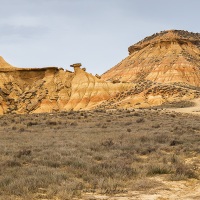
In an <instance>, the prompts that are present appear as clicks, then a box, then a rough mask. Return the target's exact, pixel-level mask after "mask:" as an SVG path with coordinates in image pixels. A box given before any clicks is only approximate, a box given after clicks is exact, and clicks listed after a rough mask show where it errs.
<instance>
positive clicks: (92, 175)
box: [0, 100, 200, 200]
mask: <svg viewBox="0 0 200 200" xmlns="http://www.w3.org/2000/svg"><path fill="white" fill-rule="evenodd" d="M195 101H197V100H195ZM0 141H1V143H0V199H2V200H4V199H10V200H13V199H20V200H22V199H23V200H24V199H43V200H44V199H46V200H47V199H52V200H53V199H55V200H56V199H57V200H62V199H66V200H72V199H80V200H81V199H82V200H95V199H96V200H97V199H98V200H100V199H101V200H103V199H108V200H129V199H130V200H132V199H141V200H164V199H165V200H169V199H172V200H175V199H183V200H186V199H187V200H190V199H200V181H199V176H200V154H199V153H200V116H199V115H194V114H187V113H178V112H175V111H174V110H169V109H135V110H106V111H105V110H95V111H87V112H85V111H80V112H74V111H70V112H62V113H52V114H49V113H44V114H32V115H16V114H15V115H11V114H10V115H3V116H0Z"/></svg>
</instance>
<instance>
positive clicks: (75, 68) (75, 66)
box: [70, 63, 82, 72]
mask: <svg viewBox="0 0 200 200" xmlns="http://www.w3.org/2000/svg"><path fill="white" fill-rule="evenodd" d="M81 66H82V65H81V63H75V64H72V65H70V67H73V68H74V71H75V72H78V71H80V70H81V68H80V67H81Z"/></svg>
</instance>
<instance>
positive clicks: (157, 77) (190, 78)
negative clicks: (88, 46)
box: [102, 30, 200, 86]
mask: <svg viewBox="0 0 200 200" xmlns="http://www.w3.org/2000/svg"><path fill="white" fill-rule="evenodd" d="M128 51H129V56H128V57H127V58H125V59H124V60H122V61H121V62H120V63H119V64H117V65H116V66H114V67H113V68H111V69H110V70H108V71H107V72H105V73H104V74H103V75H102V79H103V80H107V81H112V82H113V81H121V82H135V83H136V82H140V81H145V80H150V81H153V82H158V83H175V82H179V83H187V84H189V85H193V86H200V34H199V33H190V32H187V31H178V30H170V31H163V32H160V33H157V34H154V35H152V36H150V37H147V38H145V39H143V40H142V41H140V42H138V43H137V44H135V45H133V46H130V47H129V48H128Z"/></svg>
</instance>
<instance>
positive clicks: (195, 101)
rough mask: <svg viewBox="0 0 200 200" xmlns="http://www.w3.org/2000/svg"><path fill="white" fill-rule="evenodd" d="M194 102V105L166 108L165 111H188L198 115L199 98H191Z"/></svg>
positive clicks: (199, 112) (199, 110)
mask: <svg viewBox="0 0 200 200" xmlns="http://www.w3.org/2000/svg"><path fill="white" fill-rule="evenodd" d="M192 102H194V103H195V106H192V107H187V108H168V109H166V110H167V111H174V112H180V113H189V114H197V115H200V98H198V99H194V100H192Z"/></svg>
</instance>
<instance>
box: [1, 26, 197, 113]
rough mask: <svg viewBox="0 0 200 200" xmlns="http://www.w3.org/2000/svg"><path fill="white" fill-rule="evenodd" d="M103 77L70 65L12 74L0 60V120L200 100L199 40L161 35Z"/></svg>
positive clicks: (136, 47) (13, 70)
mask: <svg viewBox="0 0 200 200" xmlns="http://www.w3.org/2000/svg"><path fill="white" fill-rule="evenodd" d="M129 54H130V55H129V56H128V57H127V58H125V59H124V60H123V61H122V62H120V63H119V64H118V65H116V66H115V67H113V68H111V69H110V70H109V71H107V72H106V73H104V74H103V75H102V76H99V75H97V74H96V75H95V76H93V75H92V74H90V73H87V72H86V68H81V63H76V64H73V65H71V67H72V68H73V72H71V71H68V70H64V69H62V68H57V67H46V68H26V69H25V68H17V67H13V66H12V65H10V64H8V63H7V62H6V61H5V60H4V59H3V58H2V57H0V114H6V113H19V114H24V113H42V112H60V111H68V110H90V109H116V108H123V109H124V108H145V107H151V106H157V105H161V104H163V103H165V102H174V101H182V100H190V99H194V98H197V97H200V34H194V33H189V32H186V31H175V30H172V31H163V32H161V33H159V34H154V35H152V36H150V37H147V38H145V39H144V40H142V41H140V42H138V43H137V44H135V45H133V46H131V47H129Z"/></svg>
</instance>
